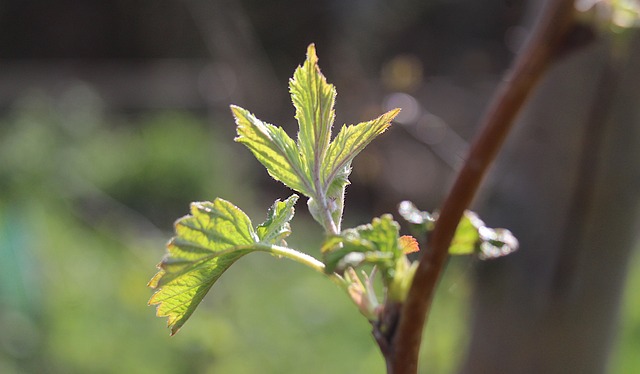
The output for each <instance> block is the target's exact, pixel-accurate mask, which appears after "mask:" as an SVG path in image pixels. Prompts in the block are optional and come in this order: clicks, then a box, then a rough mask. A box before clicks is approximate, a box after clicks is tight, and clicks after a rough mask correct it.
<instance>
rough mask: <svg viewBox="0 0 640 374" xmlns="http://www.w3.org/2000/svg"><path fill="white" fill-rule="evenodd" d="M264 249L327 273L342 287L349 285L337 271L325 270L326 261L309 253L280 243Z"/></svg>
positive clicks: (324, 273)
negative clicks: (331, 272)
mask: <svg viewBox="0 0 640 374" xmlns="http://www.w3.org/2000/svg"><path fill="white" fill-rule="evenodd" d="M264 251H265V252H269V253H272V254H274V255H277V256H282V257H284V258H288V259H289V260H293V261H295V262H297V263H300V264H302V265H305V266H307V267H309V268H311V269H313V270H315V271H316V272H318V273H321V274H323V275H326V276H328V277H329V279H331V281H333V283H335V284H337V285H338V286H340V288H343V289H346V287H347V285H346V283H345V282H344V280H343V279H342V278H341V277H340V276H339V275H337V274H335V273H333V274H327V273H326V272H325V271H324V269H325V265H324V263H322V261H320V260H318V259H316V258H315V257H313V256H311V255H308V254H306V253H303V252H300V251H296V250H295V249H293V248H289V247H282V246H279V245H270V246H266V247H265V248H264Z"/></svg>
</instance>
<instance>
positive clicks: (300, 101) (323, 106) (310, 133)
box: [289, 44, 336, 175]
mask: <svg viewBox="0 0 640 374" xmlns="http://www.w3.org/2000/svg"><path fill="white" fill-rule="evenodd" d="M289 92H290V93H291V100H292V101H293V106H294V107H295V108H296V119H297V120H298V124H299V126H300V130H299V132H298V146H299V147H300V152H301V154H302V157H303V159H305V161H306V163H307V167H308V170H312V172H313V173H314V174H316V175H317V174H318V172H319V167H320V166H321V165H320V164H321V162H322V160H323V159H324V155H325V153H326V151H327V147H328V146H329V141H330V140H331V127H332V126H333V121H334V119H335V112H334V109H333V108H334V105H335V100H336V89H335V87H334V86H333V85H332V84H328V83H327V79H326V78H325V76H324V75H322V73H321V72H320V67H319V66H318V56H317V55H316V47H315V45H314V44H310V45H309V46H308V47H307V59H306V60H305V62H304V64H303V65H302V66H299V67H298V68H297V69H296V70H295V72H294V73H293V78H292V79H291V80H289Z"/></svg>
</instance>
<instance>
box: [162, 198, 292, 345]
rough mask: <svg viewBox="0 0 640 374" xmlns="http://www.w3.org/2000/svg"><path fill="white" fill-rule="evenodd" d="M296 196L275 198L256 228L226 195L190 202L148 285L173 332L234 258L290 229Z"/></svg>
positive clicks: (265, 248)
mask: <svg viewBox="0 0 640 374" xmlns="http://www.w3.org/2000/svg"><path fill="white" fill-rule="evenodd" d="M296 200H297V196H295V195H294V196H291V197H290V198H289V199H287V200H286V201H284V202H280V201H276V203H275V204H274V206H273V207H272V209H271V212H270V214H269V217H268V218H267V221H265V223H263V224H262V225H260V227H259V228H258V231H259V233H256V231H255V230H254V229H253V227H252V226H251V221H250V220H249V217H247V215H246V214H245V213H244V212H243V211H242V210H240V209H239V208H238V207H236V206H235V205H233V204H231V203H230V202H228V201H225V200H222V199H215V200H214V201H213V202H197V203H192V204H191V215H188V216H185V217H183V218H181V219H179V220H178V221H177V222H176V224H175V231H176V236H175V237H174V238H173V239H171V241H170V242H169V244H168V245H167V248H168V254H167V255H166V256H165V258H164V259H163V260H162V262H161V263H160V264H159V265H158V268H159V269H160V270H159V271H158V273H157V274H156V275H155V276H154V277H153V278H152V279H151V281H149V287H152V288H155V289H157V291H156V292H155V293H154V294H153V296H152V297H151V299H150V300H149V305H157V310H156V314H157V315H158V317H168V326H169V327H170V328H171V334H172V335H173V334H175V333H176V332H177V331H178V330H179V329H180V327H182V325H184V323H185V322H186V321H187V320H188V319H189V317H190V316H191V314H193V312H194V310H195V309H196V307H197V306H198V304H200V302H201V301H202V299H203V298H204V296H205V295H206V294H207V292H208V291H209V289H210V288H211V286H213V284H214V283H215V282H216V281H217V280H218V279H219V278H220V276H221V275H222V274H223V273H224V272H225V271H226V270H227V269H228V268H229V267H230V266H231V265H233V263H235V262H236V261H237V260H238V259H239V258H241V257H242V256H244V255H246V254H248V253H251V252H255V251H266V252H270V251H271V247H270V246H269V244H270V243H271V242H274V241H279V240H282V239H284V237H286V236H287V235H288V234H289V232H290V230H289V220H290V219H291V218H292V216H293V204H294V203H295V201H296Z"/></svg>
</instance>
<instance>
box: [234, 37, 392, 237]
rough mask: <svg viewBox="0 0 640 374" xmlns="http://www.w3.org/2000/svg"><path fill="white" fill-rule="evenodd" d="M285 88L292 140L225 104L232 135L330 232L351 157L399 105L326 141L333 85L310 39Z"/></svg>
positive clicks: (336, 219)
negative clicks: (294, 132)
mask: <svg viewBox="0 0 640 374" xmlns="http://www.w3.org/2000/svg"><path fill="white" fill-rule="evenodd" d="M289 91H290V93H291V100H292V101H293V105H294V107H295V109H296V116H295V117H296V119H297V120H298V126H299V131H298V137H297V140H296V141H295V142H294V141H293V139H291V138H290V137H289V135H287V134H286V132H285V131H284V130H283V129H282V128H281V127H277V126H274V125H271V124H268V123H265V122H262V121H260V120H259V119H257V118H256V117H255V116H254V115H253V114H251V113H249V112H248V111H246V110H244V109H242V108H240V107H237V106H231V110H232V112H233V115H234V117H235V119H236V124H237V126H238V129H237V131H238V136H237V137H236V141H237V142H240V143H243V144H244V145H246V146H247V147H248V148H249V149H250V150H251V152H253V154H254V155H255V156H256V158H257V159H258V161H260V162H261V163H262V164H263V165H264V166H265V167H266V168H267V171H268V172H269V174H270V175H271V176H272V177H273V178H274V179H276V180H278V181H281V182H282V183H284V184H285V185H287V186H288V187H290V188H292V189H293V190H295V191H298V192H299V193H301V194H303V195H305V196H307V197H309V202H308V206H309V211H310V212H311V215H312V216H313V218H314V219H315V220H316V221H318V222H319V223H320V224H321V225H322V226H323V227H324V228H325V229H326V230H327V231H328V232H330V233H332V234H335V233H337V232H339V231H340V221H341V219H342V210H343V206H344V193H345V188H346V186H347V185H348V184H349V180H348V177H349V174H350V173H351V162H352V160H353V158H354V157H355V156H356V155H357V154H358V153H360V152H361V151H362V150H363V149H364V147H365V146H366V145H367V144H369V143H370V142H371V141H372V140H373V139H374V138H375V137H376V136H378V135H379V134H381V133H383V132H384V131H385V130H386V129H387V128H388V127H389V125H390V122H391V121H392V120H393V118H394V117H395V116H396V115H397V114H398V112H399V109H395V110H392V111H390V112H388V113H385V114H383V115H382V116H380V117H378V118H376V119H374V120H372V121H368V122H363V123H360V124H358V125H355V126H353V125H352V126H343V127H342V129H341V130H340V132H339V133H338V135H337V136H336V138H335V140H334V141H333V142H331V128H332V126H333V122H334V119H335V112H334V106H335V98H336V89H335V87H334V86H333V85H331V84H329V83H327V80H326V78H325V77H324V75H322V73H321V71H320V68H319V66H318V56H317V55H316V49H315V46H314V45H313V44H311V45H309V47H308V48H307V58H306V60H305V62H304V63H303V64H302V66H298V68H297V69H296V70H295V72H294V74H293V78H291V79H290V80H289Z"/></svg>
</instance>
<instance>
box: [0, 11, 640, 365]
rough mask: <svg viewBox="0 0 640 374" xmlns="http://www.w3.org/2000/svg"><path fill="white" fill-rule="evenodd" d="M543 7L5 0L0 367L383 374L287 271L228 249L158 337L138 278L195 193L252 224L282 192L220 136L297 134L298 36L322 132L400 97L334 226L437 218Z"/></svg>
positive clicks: (462, 282)
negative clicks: (244, 113) (243, 112)
mask: <svg viewBox="0 0 640 374" xmlns="http://www.w3.org/2000/svg"><path fill="white" fill-rule="evenodd" d="M538 7H539V5H538V4H537V2H531V4H530V3H529V2H526V1H520V0H511V1H505V0H491V1H482V2H478V1H471V0H458V1H426V2H425V1H417V0H400V1H394V2H389V1H369V0H358V1H342V0H318V1H314V2H302V1H287V0H275V1H256V0H246V1H240V0H236V1H233V0H226V1H225V0H212V1H204V0H184V1H167V0H161V1H149V0H134V1H131V0H130V1H96V0H87V1H81V2H78V1H70V0H60V1H56V2H52V1H36V0H27V1H17V0H8V1H3V2H2V3H0V329H1V330H2V334H0V372H1V373H112V372H113V373H115V372H118V373H258V372H259V373H282V372H291V373H293V372H298V373H333V372H354V373H365V372H366V373H382V372H383V369H384V364H383V361H382V358H381V357H380V355H379V354H378V352H377V347H376V345H375V343H374V341H373V339H372V338H371V337H370V334H369V330H370V329H369V326H368V324H367V322H366V321H365V320H364V319H363V318H361V317H360V316H359V315H358V313H357V311H356V308H353V307H352V306H351V305H350V303H349V301H348V300H347V298H346V297H344V295H342V294H341V292H340V290H338V289H337V288H335V287H334V286H333V285H332V284H330V282H326V281H325V280H324V279H322V278H320V277H318V276H317V275H315V274H307V273H306V272H305V269H300V268H299V266H298V265H295V264H291V263H286V262H285V263H282V262H281V261H276V260H274V259H273V258H271V257H269V256H260V255H255V258H254V256H249V257H247V258H246V259H243V260H242V261H241V262H240V263H239V264H238V265H236V266H235V267H234V268H232V269H231V270H230V271H229V272H228V273H227V274H225V276H223V277H222V279H221V281H220V282H219V284H216V285H215V286H214V288H213V289H212V292H211V294H210V295H209V296H208V297H207V298H206V300H205V302H204V303H203V305H202V306H201V307H200V308H199V310H198V311H197V312H196V313H195V314H194V316H193V317H192V318H191V321H190V322H189V323H188V324H186V326H185V327H184V328H183V329H182V331H181V332H180V333H179V334H178V335H177V336H175V337H173V338H169V336H168V330H167V329H165V327H164V325H165V321H164V320H162V319H158V318H155V317H154V311H153V309H152V308H151V307H147V306H146V301H147V300H148V298H149V296H150V295H151V292H152V291H151V290H149V289H148V288H146V287H145V285H146V282H147V281H148V279H149V278H150V277H151V276H152V275H153V274H154V272H155V269H154V265H155V264H156V263H157V262H159V261H160V258H161V257H162V255H163V254H164V243H165V242H166V241H167V240H168V238H169V237H170V236H171V230H172V223H173V221H174V220H175V219H176V218H177V217H180V216H182V215H184V214H186V213H187V211H188V204H189V202H191V201H196V200H212V199H214V198H215V197H222V198H225V199H227V200H230V201H232V202H234V203H236V204H238V205H239V207H240V208H242V209H243V210H245V211H246V212H247V213H248V214H249V216H250V217H252V219H253V221H254V223H259V222H261V221H262V220H263V219H264V216H265V214H266V208H267V207H268V206H270V205H271V203H272V202H273V200H275V199H276V198H285V197H287V196H288V195H289V194H290V192H289V191H287V189H286V188H285V187H283V186H281V185H280V184H278V183H277V182H274V181H272V180H271V179H270V178H269V177H268V175H267V173H266V172H265V171H264V169H263V168H262V167H261V166H260V165H259V164H258V163H257V162H256V161H255V160H254V159H253V158H252V157H251V155H250V153H249V152H248V151H247V150H246V149H244V148H243V147H242V146H240V145H238V144H236V143H234V142H233V137H234V134H235V128H234V123H233V119H232V117H231V115H230V112H229V109H228V107H229V105H230V104H237V105H240V106H242V107H245V108H247V109H249V110H251V111H252V112H254V113H255V114H256V115H257V116H258V117H259V118H261V119H263V120H265V121H268V122H270V123H274V124H278V125H280V126H283V127H284V128H285V129H286V130H287V131H288V132H289V133H290V134H291V135H294V134H295V131H296V124H295V121H294V118H293V114H294V110H293V107H292V105H291V103H290V100H289V96H288V87H287V81H288V79H289V78H290V77H291V75H292V73H293V70H294V69H295V67H296V66H297V65H298V64H301V63H302V62H303V61H304V57H305V56H304V53H305V50H306V47H307V45H308V44H309V43H316V47H317V50H318V55H319V58H320V66H321V68H322V70H323V73H324V74H325V75H326V76H327V78H328V80H329V82H331V83H333V84H335V85H336V88H337V91H338V97H337V107H336V113H337V121H336V123H337V125H341V124H343V123H348V124H350V123H358V122H360V121H364V120H369V119H371V118H373V117H375V116H377V115H379V114H381V113H382V112H383V111H385V110H388V109H391V108H395V107H401V108H402V109H403V111H402V113H401V114H400V116H399V117H398V119H397V123H396V124H395V125H394V126H393V127H392V129H391V130H389V131H388V132H387V133H386V134H385V135H384V136H382V137H380V138H379V139H378V140H376V142H374V143H373V144H372V145H371V146H370V147H369V148H368V149H367V150H366V151H365V152H363V154H362V155H360V156H359V157H358V158H356V160H355V161H354V172H353V174H352V177H351V181H352V185H351V186H349V188H348V190H347V201H346V215H345V220H346V225H355V224H361V223H364V222H366V221H367V220H369V219H370V217H371V216H372V215H380V214H382V213H385V212H395V210H396V206H397V204H398V203H399V202H400V201H401V200H405V199H408V200H412V201H414V202H415V203H416V204H417V205H418V206H419V207H421V208H423V209H426V210H433V209H437V207H438V205H439V203H440V202H441V200H442V198H443V196H444V194H445V193H446V191H447V187H448V186H449V183H450V182H451V180H452V178H453V177H454V175H455V171H456V170H457V168H458V167H459V165H460V163H461V160H462V157H464V155H465V151H466V148H467V143H468V141H469V140H470V139H471V137H472V135H473V133H474V132H475V126H476V124H477V121H478V118H479V116H480V115H481V114H482V112H483V110H484V108H485V106H486V104H487V101H488V100H489V98H490V96H491V94H492V92H493V90H494V89H495V87H496V85H497V83H498V82H499V80H500V79H501V76H502V74H503V72H504V71H505V69H506V68H507V67H508V64H509V63H510V61H511V60H512V59H513V57H514V54H515V53H516V52H517V51H518V48H519V47H520V45H521V43H522V41H523V40H524V38H525V36H526V35H527V30H528V25H529V24H530V21H529V20H531V19H532V18H533V16H534V15H535V14H536V11H537V8H538ZM496 223H497V224H498V225H502V226H507V227H508V226H509V222H500V221H498V222H496ZM516 234H517V233H516ZM320 240H321V232H320V229H319V227H317V225H315V224H314V223H313V222H312V220H311V219H310V218H309V216H308V214H307V212H305V206H304V204H299V207H298V210H297V217H296V219H295V220H294V223H293V235H292V237H291V240H290V243H291V244H292V245H295V246H298V247H300V248H302V249H304V250H306V251H308V252H310V253H312V254H314V255H317V254H318V252H317V251H318V249H317V248H318V243H319V242H320ZM636 257H637V256H636ZM635 262H636V263H637V262H638V260H637V259H636V260H635ZM475 266H476V262H475V261H472V260H468V259H456V260H454V261H453V262H452V264H451V267H450V271H449V272H448V274H447V276H446V277H445V279H444V280H443V282H442V284H441V287H440V294H439V295H438V298H437V300H436V306H435V310H434V314H433V316H432V317H431V321H430V325H429V328H428V331H427V332H426V334H427V335H426V336H428V337H429V340H428V341H427V342H425V346H424V353H423V356H424V360H423V362H425V364H424V365H425V366H424V370H425V372H437V373H447V372H455V371H456V369H457V368H458V367H459V366H460V364H461V362H462V360H463V357H464V355H465V347H466V344H467V342H468V340H469V338H470V337H469V334H470V333H469V332H468V331H467V329H468V324H469V322H468V318H467V315H468V313H469V299H470V293H471V279H470V278H471V277H470V275H471V274H472V273H473V268H474V267H475ZM636 268H637V266H636ZM627 284H628V287H629V291H628V292H627V295H629V296H628V297H627V298H626V302H625V303H624V305H623V312H622V315H623V318H622V319H621V321H620V326H621V327H620V331H635V333H631V334H623V333H621V334H619V335H617V336H618V337H619V339H617V340H616V342H617V343H616V344H615V347H616V348H615V349H614V354H613V358H612V361H611V368H612V369H611V370H612V372H616V373H623V372H624V373H629V372H634V370H635V371H637V370H640V361H639V359H638V356H640V355H636V354H635V353H638V352H640V334H638V332H639V331H640V303H638V298H637V297H632V296H631V295H634V294H637V292H638V290H640V274H638V272H637V271H634V272H631V273H630V277H629V280H628V282H627ZM633 352H635V353H633ZM634 365H635V366H634Z"/></svg>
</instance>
